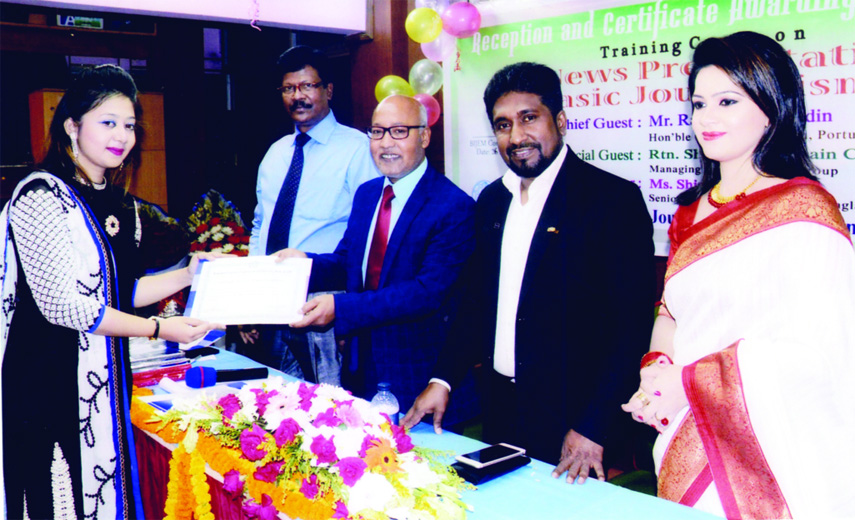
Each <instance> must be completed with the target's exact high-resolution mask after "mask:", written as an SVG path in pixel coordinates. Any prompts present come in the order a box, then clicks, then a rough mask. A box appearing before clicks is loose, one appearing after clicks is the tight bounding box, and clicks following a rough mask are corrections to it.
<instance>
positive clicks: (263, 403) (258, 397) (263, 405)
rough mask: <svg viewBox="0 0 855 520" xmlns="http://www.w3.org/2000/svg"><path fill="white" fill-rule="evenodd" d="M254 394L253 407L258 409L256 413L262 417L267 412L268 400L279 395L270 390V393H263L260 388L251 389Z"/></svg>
mask: <svg viewBox="0 0 855 520" xmlns="http://www.w3.org/2000/svg"><path fill="white" fill-rule="evenodd" d="M250 391H251V392H252V393H254V394H255V406H256V407H258V413H259V414H260V415H264V412H266V411H267V405H268V404H269V403H270V398H271V397H273V396H274V395H279V392H277V391H276V390H271V391H270V393H267V392H265V391H264V390H262V389H261V388H253V389H252V390H250Z"/></svg>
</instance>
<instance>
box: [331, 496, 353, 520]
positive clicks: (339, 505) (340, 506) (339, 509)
mask: <svg viewBox="0 0 855 520" xmlns="http://www.w3.org/2000/svg"><path fill="white" fill-rule="evenodd" d="M349 515H350V511H348V510H347V505H345V503H344V502H342V501H341V500H339V501H338V502H336V503H335V513H333V516H332V517H333V518H344V519H345V520H346V519H347V517H348V516H349Z"/></svg>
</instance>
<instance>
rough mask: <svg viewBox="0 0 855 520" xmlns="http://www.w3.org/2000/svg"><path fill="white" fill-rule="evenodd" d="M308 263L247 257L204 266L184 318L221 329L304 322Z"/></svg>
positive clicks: (309, 272)
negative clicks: (203, 321)
mask: <svg viewBox="0 0 855 520" xmlns="http://www.w3.org/2000/svg"><path fill="white" fill-rule="evenodd" d="M311 272H312V260H311V259H309V258H288V259H286V260H283V261H281V262H277V261H276V258H275V257H273V256H245V257H240V258H219V259H217V260H209V261H204V262H201V263H200V264H199V269H198V270H197V271H196V275H195V276H194V277H193V285H192V286H191V287H190V298H189V301H188V302H187V312H185V313H184V314H185V315H186V316H191V317H193V318H199V319H201V320H206V321H210V322H214V323H222V324H225V325H246V324H253V325H255V324H258V325H260V324H277V325H282V324H287V323H293V322H295V321H297V320H299V319H300V318H302V317H303V313H302V312H301V311H300V308H301V307H302V306H303V304H304V303H306V294H307V293H308V290H309V276H310V275H311Z"/></svg>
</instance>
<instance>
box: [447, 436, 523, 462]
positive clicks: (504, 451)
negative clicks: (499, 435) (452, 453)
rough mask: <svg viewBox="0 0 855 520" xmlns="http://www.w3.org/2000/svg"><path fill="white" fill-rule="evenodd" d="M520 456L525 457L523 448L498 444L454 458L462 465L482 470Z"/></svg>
mask: <svg viewBox="0 0 855 520" xmlns="http://www.w3.org/2000/svg"><path fill="white" fill-rule="evenodd" d="M520 455H525V450H524V449H523V448H519V447H517V446H512V445H510V444H505V443H503V442H502V443H499V444H493V445H492V446H488V447H486V448H484V449H481V450H478V451H473V452H471V453H464V454H463V455H458V456H457V457H456V458H457V460H458V461H459V462H461V463H463V464H467V465H469V466H472V467H474V468H483V467H486V466H489V465H491V464H495V463H497V462H501V461H503V460H508V459H511V458H513V457H519V456H520Z"/></svg>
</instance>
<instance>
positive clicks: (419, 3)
mask: <svg viewBox="0 0 855 520" xmlns="http://www.w3.org/2000/svg"><path fill="white" fill-rule="evenodd" d="M448 3H449V0H416V9H418V8H419V7H427V8H430V9H433V10H434V11H436V12H437V13H439V15H440V16H442V13H443V11H445V9H446V8H447V7H448Z"/></svg>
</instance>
